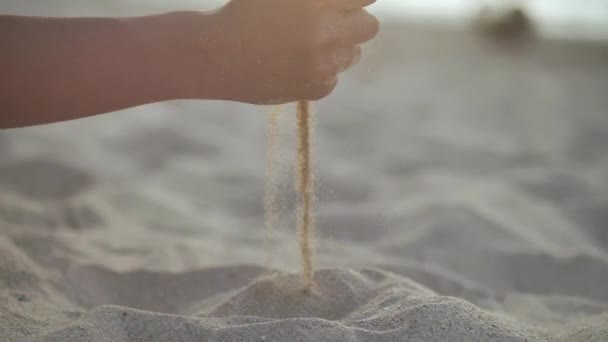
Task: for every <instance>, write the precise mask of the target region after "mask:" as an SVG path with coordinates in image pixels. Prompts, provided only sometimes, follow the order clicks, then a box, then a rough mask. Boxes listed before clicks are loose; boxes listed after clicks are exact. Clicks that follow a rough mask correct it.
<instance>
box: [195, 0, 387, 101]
mask: <svg viewBox="0 0 608 342" xmlns="http://www.w3.org/2000/svg"><path fill="white" fill-rule="evenodd" d="M373 2H375V0H232V1H231V2H230V3H228V4H227V5H226V6H224V7H223V8H222V9H220V10H219V11H217V12H215V13H213V14H212V15H210V17H209V20H208V21H207V25H206V27H205V30H204V34H205V37H204V38H203V40H204V48H203V50H204V52H203V51H201V52H203V53H204V55H200V58H201V59H206V61H207V63H210V64H211V68H208V69H207V72H209V69H211V70H213V71H212V72H213V73H214V75H215V77H213V78H211V79H213V80H214V82H215V84H214V85H205V86H203V88H205V89H210V88H211V87H215V89H220V93H219V94H217V95H216V97H218V98H220V99H224V100H233V101H239V102H247V103H254V104H278V103H286V102H292V101H295V100H317V99H320V98H323V97H325V96H327V95H329V94H330V93H331V92H332V91H333V89H334V88H335V87H336V84H337V81H338V74H339V73H340V72H342V71H345V70H346V69H348V68H350V67H351V66H352V65H353V64H355V63H356V62H357V61H358V60H359V58H360V55H361V47H360V46H359V44H361V43H363V42H366V41H368V40H370V39H372V38H373V37H374V36H375V35H376V34H377V33H378V26H379V24H378V21H377V19H376V18H375V17H374V16H372V15H371V14H369V13H368V12H367V11H365V10H364V9H363V7H365V6H368V5H370V4H372V3H373ZM210 31H211V33H210ZM196 55H197V54H195V56H196ZM216 72H217V74H216ZM200 76H201V77H205V75H200ZM207 76H208V75H207ZM207 79H209V78H207Z"/></svg>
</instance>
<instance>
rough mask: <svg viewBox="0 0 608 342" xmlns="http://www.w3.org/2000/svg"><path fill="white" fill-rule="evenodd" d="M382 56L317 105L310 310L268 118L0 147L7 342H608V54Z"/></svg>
mask: <svg viewBox="0 0 608 342" xmlns="http://www.w3.org/2000/svg"><path fill="white" fill-rule="evenodd" d="M367 51H368V55H367V58H366V59H365V60H364V62H363V63H362V65H360V66H359V67H357V69H356V70H354V71H353V73H351V74H349V75H347V76H346V77H345V78H344V79H343V82H342V84H341V86H340V88H339V89H338V91H337V92H336V94H335V95H334V96H332V97H331V98H329V99H327V100H326V101H323V102H322V103H320V104H319V106H318V112H319V115H318V129H317V132H316V137H317V138H318V140H317V141H316V142H315V146H316V151H317V153H316V154H315V155H316V156H317V157H318V160H317V163H316V165H317V166H318V171H319V172H318V178H319V186H320V189H319V195H320V205H319V213H318V218H319V220H318V232H319V235H320V241H319V250H318V253H317V255H318V259H317V260H318V264H319V267H320V268H321V270H319V271H318V272H317V273H316V279H317V288H316V289H315V292H314V293H313V294H312V295H305V294H303V293H302V292H300V291H299V290H298V286H297V284H298V280H299V278H298V276H297V275H296V274H295V272H297V271H298V266H299V253H298V249H297V242H296V235H295V232H294V227H293V224H292V222H293V217H294V216H293V205H294V195H293V188H292V187H291V186H287V187H286V188H285V189H283V191H282V192H281V194H280V195H279V199H280V200H281V203H283V204H284V207H285V209H286V214H287V217H288V218H289V222H288V223H289V224H290V227H289V228H284V229H280V230H279V231H278V232H276V234H275V235H274V237H273V238H274V245H275V246H276V248H275V250H274V251H269V250H268V249H267V248H266V247H265V246H266V245H265V234H264V229H263V225H264V221H263V203H262V197H263V176H264V170H263V166H264V147H265V143H264V128H265V115H264V112H263V109H261V108H256V107H251V106H244V105H237V104H229V103H219V102H217V103H201V102H195V101H192V102H175V103H165V104H158V105H152V106H145V107H141V108H136V109H132V110H128V111H124V112H121V113H116V114H112V115H107V116H103V117H97V118H91V119H87V120H82V121H78V122H70V123H63V124H57V125H51V126H46V127H39V128H31V129H25V130H14V131H5V132H0V154H1V157H0V189H1V190H2V191H1V192H0V227H1V230H0V232H1V233H2V234H1V236H0V341H61V342H76V341H163V342H166V341H184V342H186V341H188V342H189V341H286V342H290V341H314V342H320V341H382V342H384V341H391V342H393V341H408V342H413V341H416V342H422V341H425V342H427V341H428V342H430V341H446V342H447V341H449V342H456V341H466V342H471V341H530V342H531V341H555V342H570V341H580V342H583V341H584V342H594V341H596V342H599V341H608V329H607V328H606V327H608V285H607V284H608V252H607V251H608V234H607V230H606V225H607V224H608V216H607V214H606V213H607V212H608V211H607V210H608V176H607V173H606V170H608V157H607V156H608V154H607V151H606V146H608V116H607V115H606V114H607V113H606V108H608V102H607V101H608V97H607V96H606V89H608V67H607V66H608V60H607V59H606V56H607V55H606V48H605V47H591V46H580V47H577V48H575V47H574V46H572V45H570V46H565V45H560V44H555V43H543V44H541V45H539V46H537V47H535V48H534V50H533V51H528V52H525V53H522V54H516V55H510V56H511V57H507V56H506V55H503V54H500V53H499V52H498V51H492V50H487V49H485V48H483V47H482V46H481V45H480V44H479V42H478V41H477V40H476V39H474V37H471V36H466V35H460V34H455V33H442V32H434V31H421V30H417V29H415V28H412V27H409V28H408V27H405V28H404V27H397V26H394V25H386V24H385V27H384V32H383V34H382V36H381V39H379V40H378V41H377V42H375V43H374V44H373V45H372V46H371V47H369V48H368V49H367ZM283 117H284V118H285V120H283V121H282V122H281V125H283V126H284V132H286V134H285V135H286V136H284V137H283V139H284V140H285V141H284V143H283V147H284V148H285V151H282V152H283V153H282V155H283V156H285V158H286V159H285V161H284V166H285V167H284V170H283V172H284V174H285V175H287V177H288V178H290V179H289V180H288V181H287V184H293V179H292V178H293V177H292V175H293V172H292V171H293V170H290V169H289V165H292V164H293V160H292V156H293V151H294V150H293V149H294V146H293V138H294V137H293V134H294V132H295V128H294V121H293V115H291V116H290V115H284V116H283ZM271 252H272V253H274V254H272V255H273V256H274V257H273V261H272V264H271V265H268V264H265V262H266V260H267V259H268V258H267V256H268V255H269V253H271ZM269 268H270V269H273V270H279V271H277V272H275V271H270V270H269Z"/></svg>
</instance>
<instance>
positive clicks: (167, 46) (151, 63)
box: [134, 11, 221, 101]
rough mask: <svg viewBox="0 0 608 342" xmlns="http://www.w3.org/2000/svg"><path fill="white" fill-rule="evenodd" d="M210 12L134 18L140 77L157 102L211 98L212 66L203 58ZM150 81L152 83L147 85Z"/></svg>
mask: <svg viewBox="0 0 608 342" xmlns="http://www.w3.org/2000/svg"><path fill="white" fill-rule="evenodd" d="M212 15H213V13H212V12H198V11H180V12H171V13H164V14H160V15H154V16H146V17H139V18H134V20H135V22H136V24H135V25H134V27H136V29H135V32H136V35H137V37H136V40H137V42H138V44H139V45H140V49H139V50H140V51H139V54H140V58H139V59H140V60H141V65H139V66H136V68H140V67H143V69H144V70H143V71H142V73H141V74H142V75H145V77H144V80H147V82H148V84H145V85H144V86H146V87H149V88H150V89H154V92H155V93H156V95H155V96H157V97H159V98H158V99H157V100H158V101H164V100H175V99H194V98H197V99H215V98H219V97H221V96H220V95H219V92H218V89H217V86H216V85H215V84H214V76H213V72H212V71H213V70H212V67H210V65H209V63H208V61H207V60H205V56H207V54H206V53H205V51H206V50H207V49H208V48H209V47H208V44H206V42H207V41H208V40H209V37H208V35H209V29H208V27H209V25H210V21H211V17H212ZM149 82H152V83H154V84H150V83H149Z"/></svg>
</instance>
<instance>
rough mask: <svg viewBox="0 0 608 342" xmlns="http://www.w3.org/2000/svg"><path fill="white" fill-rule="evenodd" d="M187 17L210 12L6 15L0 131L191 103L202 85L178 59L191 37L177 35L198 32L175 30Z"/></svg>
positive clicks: (2, 21) (0, 57)
mask: <svg viewBox="0 0 608 342" xmlns="http://www.w3.org/2000/svg"><path fill="white" fill-rule="evenodd" d="M187 15H201V16H202V15H204V14H202V13H201V14H194V12H192V13H170V14H165V15H158V16H150V17H139V18H35V17H14V16H0V50H2V52H1V53H0V74H1V75H2V76H1V77H0V107H1V109H0V128H7V127H18V126H26V125H33V124H41V123H48V122H55V121H62V120H69V119H75V118H79V117H84V116H90V115H95V114H99V113H105V112H110V111H115V110H118V109H122V108H128V107H133V106H137V105H142V104H146V103H152V102H158V101H164V100H170V99H177V98H185V97H189V94H191V93H193V91H192V88H194V87H199V86H200V85H198V84H192V83H190V84H189V81H188V80H189V79H190V78H189V77H188V75H187V72H188V70H186V68H185V65H184V63H183V61H185V60H187V59H184V58H181V56H180V54H183V53H185V51H187V48H186V45H188V44H192V43H193V42H187V41H185V39H191V38H192V36H193V34H192V32H178V31H177V30H182V31H191V30H196V29H197V28H198V27H196V28H195V27H188V25H183V23H182V24H181V25H175V21H176V20H180V18H179V16H187ZM195 21H196V20H193V22H195ZM203 34H204V33H203V32H201V36H202V35H203ZM186 37H187V38H186ZM180 39H181V40H180ZM202 42H203V40H202V39H201V44H202ZM200 62H201V63H204V61H200ZM199 69H200V68H199ZM197 91H198V93H197V95H200V94H204V93H205V92H204V90H201V89H197ZM211 93H212V91H209V97H212V95H211Z"/></svg>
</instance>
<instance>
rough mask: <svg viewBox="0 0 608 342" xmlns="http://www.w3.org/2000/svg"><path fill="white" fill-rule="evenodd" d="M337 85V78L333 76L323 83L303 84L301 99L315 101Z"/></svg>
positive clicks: (330, 91) (326, 94)
mask: <svg viewBox="0 0 608 342" xmlns="http://www.w3.org/2000/svg"><path fill="white" fill-rule="evenodd" d="M337 85H338V78H337V77H334V78H333V79H330V80H327V81H325V82H323V83H317V84H308V85H306V86H304V89H302V97H301V99H304V100H309V101H317V100H320V99H322V98H324V97H326V96H328V95H329V94H331V93H332V92H333V91H334V89H336V86H337Z"/></svg>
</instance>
